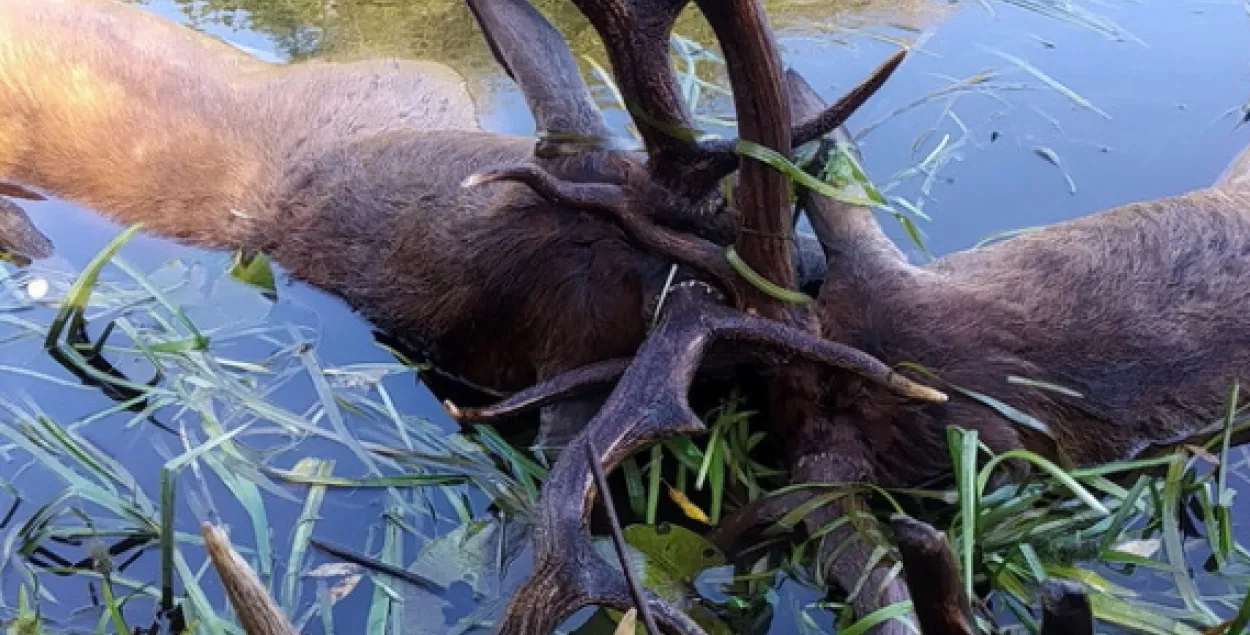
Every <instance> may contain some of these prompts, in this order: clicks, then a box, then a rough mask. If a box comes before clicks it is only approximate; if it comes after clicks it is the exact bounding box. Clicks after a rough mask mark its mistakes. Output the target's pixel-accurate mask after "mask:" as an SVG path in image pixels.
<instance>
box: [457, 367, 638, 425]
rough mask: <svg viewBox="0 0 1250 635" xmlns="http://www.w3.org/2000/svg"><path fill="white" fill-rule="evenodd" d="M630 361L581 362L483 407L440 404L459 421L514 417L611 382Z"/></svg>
mask: <svg viewBox="0 0 1250 635" xmlns="http://www.w3.org/2000/svg"><path fill="white" fill-rule="evenodd" d="M633 361H634V360H633V358H632V357H622V358H618V359H609V360H607V361H603V362H598V363H595V364H591V365H589V366H582V367H581V368H578V369H575V370H571V371H569V372H567V373H564V374H562V375H557V376H555V377H553V378H551V379H549V380H547V381H544V382H542V383H539V384H535V385H533V386H531V387H529V388H526V389H525V390H522V391H520V392H517V393H516V394H514V395H512V396H510V397H508V398H507V399H504V400H503V401H501V402H499V403H495V404H491V405H489V406H486V407H484V408H457V407H456V405H455V404H453V403H452V402H450V401H445V402H443V406H444V407H446V408H447V412H448V414H450V415H451V416H452V417H454V418H455V419H456V420H458V421H478V422H482V423H489V422H491V421H496V420H499V419H506V418H508V417H515V416H517V415H520V414H524V413H526V412H529V411H532V410H535V409H537V408H541V407H543V406H546V405H548V404H551V403H554V402H556V401H559V400H561V399H568V398H570V397H575V396H577V395H579V394H581V393H583V392H585V391H587V390H591V389H593V388H598V387H600V386H604V385H606V384H611V383H612V382H615V381H616V380H618V379H620V378H621V375H624V374H625V371H626V370H627V369H628V368H629V365H630V364H631V363H632V362H633Z"/></svg>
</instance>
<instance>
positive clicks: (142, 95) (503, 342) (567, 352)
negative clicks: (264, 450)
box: [0, 0, 668, 391]
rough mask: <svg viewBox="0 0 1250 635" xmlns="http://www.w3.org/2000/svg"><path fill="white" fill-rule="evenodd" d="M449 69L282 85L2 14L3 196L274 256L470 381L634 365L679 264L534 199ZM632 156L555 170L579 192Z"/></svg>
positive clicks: (158, 30)
mask: <svg viewBox="0 0 1250 635" xmlns="http://www.w3.org/2000/svg"><path fill="white" fill-rule="evenodd" d="M474 117H475V115H474V107H473V103H472V100H471V99H470V98H469V94H468V92H467V90H466V88H465V86H464V82H463V80H462V78H461V77H459V76H458V75H456V74H455V73H454V72H453V71H451V70H450V69H448V68H446V67H444V66H442V65H439V64H434V63H426V62H406V61H402V62H401V61H372V62H362V63H354V64H327V63H315V62H313V63H304V64H298V65H290V66H287V65H283V66H277V65H270V64H266V63H262V62H259V61H256V60H254V59H252V58H250V57H248V56H246V55H244V54H243V53H241V52H239V51H237V50H235V49H234V48H233V47H231V46H229V45H227V44H224V43H221V42H218V41H215V40H212V39H211V38H208V37H206V36H202V35H200V34H196V33H194V32H192V31H190V30H189V29H185V28H183V27H181V26H178V25H176V24H174V23H171V22H168V21H166V20H163V19H160V18H157V17H154V16H151V15H149V14H147V13H145V12H143V11H142V10H139V9H137V8H133V7H129V6H125V5H121V4H118V3H114V2H111V1H106V0H64V1H62V0H5V2H4V4H3V5H0V181H3V182H9V183H14V184H20V185H23V186H26V187H30V188H34V189H37V190H40V191H43V192H45V193H50V194H53V195H56V196H60V197H63V198H66V199H70V200H73V201H76V202H78V203H82V204H84V205H87V206H90V207H92V208H95V209H97V210H100V211H101V212H103V213H105V214H107V215H108V216H110V217H112V218H114V219H116V220H118V221H121V222H124V223H135V222H142V223H144V224H145V226H146V228H147V229H149V230H151V231H153V232H156V233H159V234H163V235H165V236H169V237H173V238H175V239H178V240H180V241H183V242H186V243H190V244H194V245H197V246H203V247H211V248H243V249H248V250H260V251H264V252H266V253H268V254H270V255H271V256H272V257H273V258H274V259H275V260H276V261H277V262H278V263H279V264H281V265H282V266H283V268H285V269H286V270H287V271H289V272H290V273H292V274H293V275H294V276H295V277H297V278H299V279H301V280H304V281H306V282H308V283H310V284H313V285H315V286H317V287H320V288H322V289H325V290H327V291H329V292H331V293H333V294H335V295H337V296H339V297H341V298H343V299H344V300H346V301H347V302H348V303H349V304H350V305H351V306H352V307H354V308H355V309H357V310H358V311H360V312H361V313H362V314H363V315H364V316H365V317H366V318H367V319H369V320H370V321H371V322H373V323H374V324H375V325H377V326H378V327H379V328H381V329H383V330H385V331H387V332H388V333H390V334H392V335H394V336H395V337H397V338H398V339H399V340H400V341H401V342H402V343H403V344H405V345H406V346H408V347H410V348H412V349H415V350H418V351H422V352H425V353H427V354H430V355H431V356H432V357H433V360H434V361H435V362H437V363H438V364H439V365H440V366H442V367H443V369H444V370H445V371H447V372H448V373H450V374H452V375H457V376H462V377H465V378H467V379H470V380H471V381H472V382H473V383H476V384H479V385H483V386H487V387H490V388H492V389H495V390H500V391H509V390H515V389H518V388H521V387H524V386H526V385H529V384H531V383H533V382H534V381H535V380H536V379H538V378H540V377H542V376H545V375H548V374H551V373H555V372H559V371H562V370H567V369H568V368H571V367H573V366H577V365H580V364H583V363H587V362H592V361H598V360H601V359H604V358H608V357H614V356H621V355H627V354H630V353H632V351H633V350H634V349H635V348H636V346H637V345H638V343H639V342H641V341H642V338H643V334H644V326H645V322H644V319H643V318H644V316H643V307H644V305H645V303H646V301H647V300H649V299H650V297H651V295H653V294H654V293H655V292H656V291H658V289H659V287H660V285H662V283H663V280H664V276H665V273H666V272H667V267H668V265H667V263H666V262H664V261H663V260H662V259H661V258H658V257H655V256H652V255H650V254H647V253H645V252H641V251H639V250H638V249H636V248H634V247H633V246H632V245H631V244H629V243H628V242H626V241H625V240H624V239H623V237H622V235H621V233H620V232H619V230H617V229H616V228H615V227H612V226H610V225H608V224H605V223H602V222H599V221H592V220H591V219H590V218H589V217H587V216H585V215H584V214H581V213H579V212H576V211H573V210H564V209H553V208H552V207H551V206H550V205H548V204H546V203H543V202H542V201H540V200H539V199H537V197H535V196H534V195H533V194H531V193H530V192H529V191H528V190H527V189H525V188H524V187H521V186H516V185H508V184H500V185H491V186H486V187H482V188H477V189H473V190H466V189H464V188H461V187H460V183H461V181H463V180H464V179H465V178H466V177H467V176H469V175H470V174H472V173H473V172H475V171H480V170H483V169H487V168H490V167H492V166H497V165H501V164H511V163H516V162H518V161H523V160H527V159H529V158H530V157H531V155H532V152H533V146H534V141H533V139H527V138H513V137H504V136H500V135H495V134H489V133H485V132H481V131H479V130H478V126H477V122H476V120H475V118H474ZM631 164H633V158H632V157H631V155H627V154H623V153H616V154H610V153H590V154H586V155H583V156H577V157H565V158H560V159H553V160H547V164H546V166H547V167H548V169H551V170H552V171H554V172H557V173H559V174H561V175H562V176H564V177H565V178H569V179H572V180H601V179H602V178H603V176H602V175H603V174H605V173H607V174H613V173H619V174H624V173H625V172H626V171H627V168H628V167H629V166H630V165H631Z"/></svg>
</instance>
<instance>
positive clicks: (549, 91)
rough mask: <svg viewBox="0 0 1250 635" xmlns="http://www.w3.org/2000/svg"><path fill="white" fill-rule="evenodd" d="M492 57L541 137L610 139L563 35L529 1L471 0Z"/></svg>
mask: <svg viewBox="0 0 1250 635" xmlns="http://www.w3.org/2000/svg"><path fill="white" fill-rule="evenodd" d="M468 4H469V9H470V10H472V11H473V16H474V18H476V19H477V22H478V25H479V26H480V27H481V29H482V34H483V35H484V36H485V37H486V43H487V44H489V45H490V50H491V53H492V54H493V55H494V56H495V60H496V61H497V62H498V63H499V65H500V66H501V67H502V68H503V70H504V72H506V73H507V74H508V76H509V77H511V78H512V80H513V81H515V82H516V83H517V85H518V86H519V87H520V88H521V92H522V94H524V96H525V102H526V105H527V106H528V107H529V110H530V112H531V113H532V114H533V115H534V121H535V123H537V125H538V131H539V134H540V136H545V135H546V134H548V133H552V134H556V135H573V136H577V137H589V138H590V140H592V141H597V142H600V143H602V142H604V141H606V140H607V139H610V138H611V136H612V131H611V129H610V128H609V127H608V125H607V123H605V122H604V120H603V114H602V113H601V112H599V108H598V106H597V105H596V104H595V100H594V98H593V97H591V95H590V89H589V88H587V87H586V83H585V82H584V81H583V80H582V75H581V72H580V71H579V70H578V68H577V61H576V60H575V59H574V58H573V53H572V51H570V50H569V47H568V44H567V43H565V41H564V36H562V35H561V34H560V32H559V31H557V30H556V28H555V27H554V26H552V25H551V23H550V22H549V21H547V19H546V18H544V17H543V15H542V14H541V13H539V12H538V11H537V10H536V9H535V8H534V7H533V6H532V5H531V4H530V2H529V0H468Z"/></svg>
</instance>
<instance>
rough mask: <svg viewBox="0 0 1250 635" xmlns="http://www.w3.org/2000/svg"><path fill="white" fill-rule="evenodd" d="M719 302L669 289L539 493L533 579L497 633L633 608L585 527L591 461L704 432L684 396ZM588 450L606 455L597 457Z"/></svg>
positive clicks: (667, 611)
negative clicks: (652, 325)
mask: <svg viewBox="0 0 1250 635" xmlns="http://www.w3.org/2000/svg"><path fill="white" fill-rule="evenodd" d="M713 304H714V300H713V299H712V298H710V297H709V296H708V295H707V294H706V293H704V292H703V291H700V290H699V288H698V287H680V288H678V289H676V290H674V291H673V293H672V296H671V298H670V300H669V302H668V304H667V305H666V307H667V308H666V310H665V311H664V313H663V317H662V318H661V320H660V324H659V325H658V326H657V327H656V329H655V330H654V331H653V332H652V334H651V336H650V337H648V338H647V340H646V342H644V343H643V345H642V347H641V348H640V349H639V351H638V355H637V357H635V358H634V362H633V363H632V364H630V366H629V369H628V370H627V371H626V372H625V375H624V377H622V378H621V381H620V383H618V384H617V386H616V389H615V390H613V391H612V394H611V396H609V397H608V400H607V402H606V403H605V404H604V406H603V409H602V410H600V412H599V414H597V415H596V416H595V418H594V419H592V420H591V421H590V423H588V424H587V425H586V427H585V428H583V429H582V431H581V432H580V433H578V435H577V438H576V439H574V440H573V441H572V442H570V443H569V444H568V446H567V447H566V448H565V450H564V451H563V452H562V453H561V454H560V457H559V459H557V460H556V464H555V466H553V467H552V469H551V472H550V474H549V475H548V478H547V482H546V484H545V485H544V487H543V494H542V500H541V501H540V502H539V510H538V515H537V518H536V519H535V523H534V527H535V531H534V558H535V566H534V573H533V574H532V575H531V576H530V578H529V579H527V580H526V581H525V583H524V584H523V585H522V586H521V588H520V589H518V590H517V591H516V593H515V594H514V595H513V598H512V601H511V603H510V604H509V605H508V608H507V610H506V612H505V613H504V615H503V616H502V617H501V619H500V620H499V621H498V622H497V624H498V626H497V631H496V632H497V633H498V634H499V635H545V634H546V633H550V632H551V630H552V629H553V628H554V627H555V626H557V625H558V624H559V623H560V622H561V621H562V620H563V619H564V618H566V617H567V616H568V615H570V614H571V613H572V612H573V611H575V610H577V609H578V608H581V607H582V606H585V605H587V604H607V605H611V606H614V607H616V608H620V609H626V608H629V607H630V606H632V604H633V600H632V598H631V595H630V592H629V588H628V586H627V585H626V584H625V580H624V578H623V576H622V575H621V573H620V572H619V571H617V570H615V569H614V568H612V567H611V566H610V565H608V563H607V562H606V561H605V560H604V558H603V557H602V556H601V555H600V554H599V553H598V552H597V551H595V549H594V548H593V547H592V546H591V543H590V540H589V538H590V536H589V533H588V525H589V522H590V511H591V507H590V505H591V502H592V501H593V498H594V488H593V487H592V485H593V483H594V478H593V474H592V473H591V469H590V467H589V465H590V463H589V462H590V461H592V460H595V461H599V462H600V463H601V464H602V465H603V468H604V472H605V473H607V472H610V471H611V470H612V469H613V468H615V467H616V466H617V465H618V464H619V463H620V462H621V461H623V460H624V459H625V457H627V456H628V455H629V454H630V453H631V452H633V451H635V450H637V449H639V448H641V447H643V446H644V445H645V444H647V443H650V442H653V441H657V440H660V439H663V438H665V437H668V436H671V435H675V434H683V433H686V434H691V433H697V432H701V431H703V430H704V426H703V422H702V421H700V420H699V418H698V416H696V415H695V413H694V412H693V411H692V410H691V409H690V405H689V404H688V403H687V401H686V395H687V393H688V392H689V390H690V384H691V382H692V381H693V380H694V376H695V373H696V372H697V371H698V369H699V365H700V364H701V363H702V361H703V356H704V353H705V352H706V350H707V347H708V344H709V343H710V342H711V340H712V337H711V330H710V328H709V327H708V325H707V323H706V321H705V320H704V319H703V317H702V313H703V312H704V311H706V310H707V308H708V307H709V306H711V305H713ZM591 448H594V450H595V451H597V452H600V453H601V456H599V457H594V456H591V454H590V452H591ZM646 595H647V597H648V605H649V606H650V607H651V609H652V612H653V613H654V614H655V617H656V618H657V621H659V622H660V625H661V626H662V627H663V628H665V629H666V630H667V631H668V632H670V633H678V634H679V635H701V634H702V633H703V630H702V629H701V628H699V626H698V625H697V624H695V623H694V622H693V621H692V620H690V619H689V618H688V617H686V616H685V615H684V614H682V613H681V612H680V611H678V610H676V609H675V608H673V607H672V606H670V605H669V604H667V603H665V602H663V601H661V600H659V599H658V598H656V597H655V596H654V595H652V594H650V593H647V594H646Z"/></svg>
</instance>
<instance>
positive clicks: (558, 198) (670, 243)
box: [462, 164, 746, 304]
mask: <svg viewBox="0 0 1250 635" xmlns="http://www.w3.org/2000/svg"><path fill="white" fill-rule="evenodd" d="M502 181H515V182H518V183H524V184H525V185H526V186H528V187H529V188H530V189H532V190H534V192H535V193H536V194H538V195H539V196H541V197H543V198H545V199H547V201H549V202H551V203H553V204H556V205H561V206H566V207H570V208H574V209H579V210H582V211H585V212H589V213H594V214H599V215H600V216H603V217H604V218H606V219H608V220H609V221H612V222H613V223H615V224H616V225H617V226H619V227H620V228H621V230H622V231H624V232H625V234H626V235H627V236H629V238H630V239H631V240H633V241H635V242H637V243H638V244H639V245H641V246H643V247H646V248H647V249H649V250H651V251H653V252H655V253H657V254H661V255H664V256H667V257H669V258H672V259H673V260H674V261H676V262H678V263H681V264H684V265H686V266H688V267H690V268H692V269H695V270H697V271H700V272H702V273H704V274H706V275H708V276H710V277H711V279H713V280H715V281H716V282H717V283H718V284H719V285H720V286H721V288H722V290H724V292H725V293H727V294H728V295H729V296H730V300H731V301H733V302H734V303H735V304H736V303H738V302H739V301H740V298H742V296H743V294H744V292H745V288H746V285H745V283H744V282H743V281H742V279H741V278H740V277H739V276H738V274H737V273H736V272H735V271H734V270H733V267H731V266H730V265H729V262H728V261H727V260H726V259H725V257H724V254H723V253H722V250H721V248H720V247H718V246H717V245H716V244H715V243H712V242H711V241H708V240H706V239H703V238H700V237H698V236H695V235H693V234H687V233H683V232H680V231H676V230H673V229H670V228H667V227H664V226H662V225H658V224H656V223H655V222H654V221H652V220H651V219H649V218H646V217H644V216H642V215H641V214H640V213H639V211H638V210H637V209H636V208H635V207H633V206H631V205H630V204H629V200H628V199H627V192H626V190H625V189H624V188H622V187H620V186H618V185H612V184H607V183H571V182H568V181H561V180H559V179H557V178H556V177H554V176H552V175H551V174H550V173H548V172H547V171H546V170H543V169H542V168H540V167H538V166H536V165H528V164H525V165H514V166H509V167H504V168H499V169H497V170H492V171H489V172H479V173H477V174H474V175H472V176H470V177H469V178H467V179H465V181H464V183H463V184H462V185H463V187H479V186H482V185H486V184H488V183H498V182H502Z"/></svg>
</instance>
